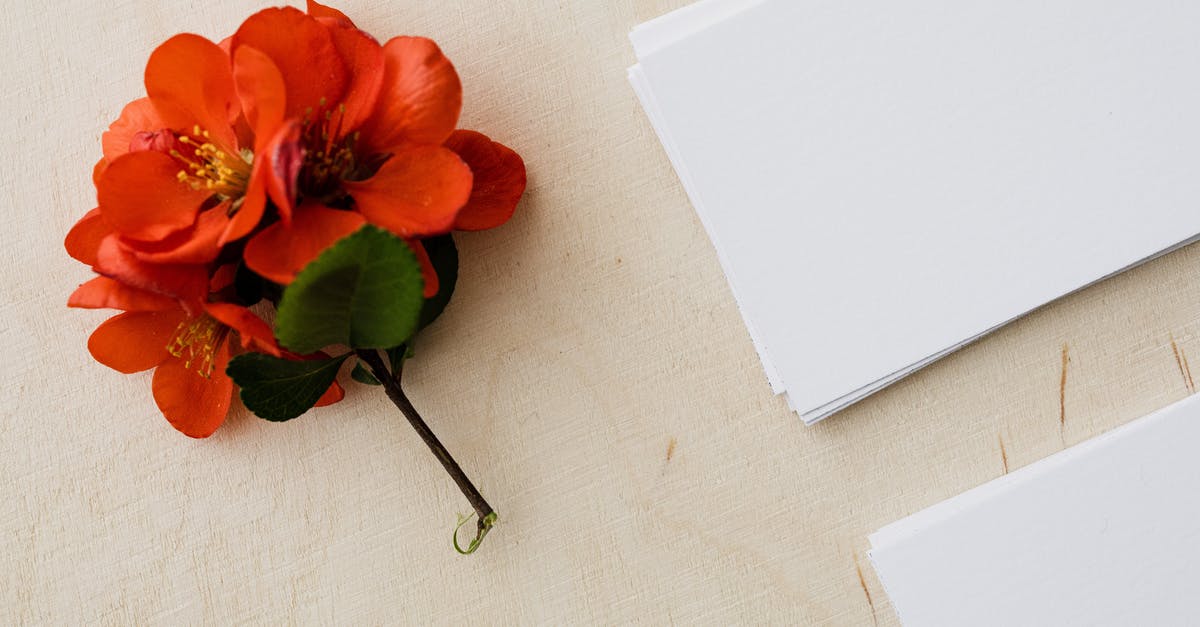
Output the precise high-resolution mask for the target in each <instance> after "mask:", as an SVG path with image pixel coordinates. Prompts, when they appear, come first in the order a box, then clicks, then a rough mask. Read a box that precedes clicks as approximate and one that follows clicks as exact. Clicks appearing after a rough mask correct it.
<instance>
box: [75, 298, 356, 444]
mask: <svg viewBox="0 0 1200 627" xmlns="http://www.w3.org/2000/svg"><path fill="white" fill-rule="evenodd" d="M233 336H236V337H238V338H239V340H240V347H241V348H242V349H253V350H256V351H259V352H264V353H270V354H272V355H275V356H281V355H282V353H281V351H280V349H279V347H278V346H277V345H276V344H275V339H274V337H272V335H271V329H270V327H268V326H267V324H266V323H265V322H263V321H262V320H260V319H259V318H258V317H257V316H255V315H254V314H253V313H252V312H251V311H250V310H248V309H246V308H245V307H241V306H238V305H234V304H230V303H208V304H206V305H205V306H204V311H203V313H200V314H197V315H190V314H188V313H187V312H185V311H183V310H182V309H181V308H179V307H173V308H165V309H159V310H149V311H129V312H125V313H122V314H118V315H117V316H115V317H113V318H110V319H108V320H107V321H106V322H104V323H103V324H101V325H100V326H99V327H98V328H97V329H96V331H95V332H94V333H92V336H91V338H89V339H88V350H89V351H91V353H92V356H93V357H95V358H96V361H99V362H100V363H102V364H104V365H106V366H108V367H110V368H113V369H114V370H117V371H120V372H124V373H134V372H141V371H143V370H149V369H151V368H153V369H154V379H153V384H152V386H153V391H154V400H155V402H157V403H158V408H159V409H160V410H161V411H162V413H163V415H164V416H166V418H167V421H168V422H170V423H171V425H172V426H173V427H175V428H176V429H178V430H179V431H180V432H182V433H183V434H184V435H188V436H190V437H193V438H204V437H208V436H210V435H212V433H213V432H214V431H216V430H217V427H220V426H221V424H222V423H223V422H225V416H226V414H227V413H228V411H229V405H230V402H231V401H232V398H233V381H232V380H230V378H229V377H228V376H227V375H226V374H225V365H226V364H228V363H229V359H230V358H231V357H232V355H233V354H234V352H235V351H237V350H239V349H238V347H236V346H235V345H234V344H233V343H232V342H231V341H230V339H231V338H232V337H233ZM343 394H344V393H343V391H342V389H341V387H340V386H338V385H337V384H336V383H335V384H334V385H333V386H332V387H330V388H329V391H327V392H326V393H325V396H323V397H322V398H321V401H320V402H318V405H327V404H329V403H334V402H337V401H338V400H341V398H342V396H343Z"/></svg>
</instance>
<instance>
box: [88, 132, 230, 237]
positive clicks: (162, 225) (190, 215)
mask: <svg viewBox="0 0 1200 627" xmlns="http://www.w3.org/2000/svg"><path fill="white" fill-rule="evenodd" d="M180 170H181V168H180V165H179V162H177V161H175V160H174V159H172V158H171V157H168V156H167V155H164V154H162V153H160V152H152V151H146V152H131V153H128V154H126V155H123V156H121V157H118V158H117V159H116V160H114V161H112V162H111V163H109V164H108V169H106V170H105V171H104V174H103V175H101V177H100V182H99V184H98V185H97V190H96V191H97V197H98V199H99V204H100V211H101V213H102V214H103V215H104V219H105V221H107V222H108V223H109V224H111V225H112V227H113V228H114V229H116V230H117V231H118V232H120V233H121V234H122V235H124V236H126V237H130V238H132V239H140V240H149V241H154V240H161V239H164V238H166V237H167V236H168V235H170V234H172V233H174V232H176V231H179V230H181V229H184V228H187V227H189V226H192V224H193V223H194V222H195V221H196V213H197V212H198V211H200V206H201V205H203V204H204V201H206V200H207V199H208V197H209V196H210V193H209V192H207V191H199V190H194V189H192V188H191V186H189V185H186V184H184V183H180V182H179V178H178V176H177V175H178V174H179V172H180Z"/></svg>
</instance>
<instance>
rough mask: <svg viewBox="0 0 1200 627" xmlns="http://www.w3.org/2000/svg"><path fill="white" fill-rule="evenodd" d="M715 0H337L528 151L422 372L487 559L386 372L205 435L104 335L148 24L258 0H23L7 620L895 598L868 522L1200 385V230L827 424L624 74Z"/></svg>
mask: <svg viewBox="0 0 1200 627" xmlns="http://www.w3.org/2000/svg"><path fill="white" fill-rule="evenodd" d="M685 2H686V0H614V1H612V2H594V1H590V0H461V1H446V2H412V1H408V2H384V1H381V0H346V1H345V2H344V3H342V5H341V6H342V8H343V9H344V10H345V11H346V12H347V13H348V14H350V15H351V16H353V17H355V18H356V19H357V20H358V22H359V24H360V26H362V27H364V28H366V29H367V30H370V31H372V32H374V33H375V34H376V35H378V36H380V37H387V36H390V35H394V34H421V35H428V36H431V37H434V38H435V39H437V40H438V41H439V42H440V43H441V44H442V46H443V47H444V49H445V50H446V52H447V53H448V54H449V56H450V58H451V59H452V60H454V61H455V63H456V65H457V67H458V70H459V72H460V73H461V76H462V79H463V84H464V88H465V93H466V96H465V97H466V104H465V108H464V113H463V125H464V126H466V127H469V128H479V129H482V130H485V131H487V132H489V133H491V134H492V135H493V136H495V137H496V138H497V139H499V140H501V141H503V142H505V143H507V144H509V145H511V146H513V147H515V148H517V149H518V150H519V151H520V152H521V153H522V154H523V155H524V156H525V158H526V160H527V162H528V165H529V171H530V187H529V193H528V196H527V198H526V200H525V201H524V203H523V204H522V206H521V207H520V209H519V213H518V215H517V216H516V217H515V218H514V220H513V221H512V222H511V223H510V224H508V225H506V226H505V227H503V228H501V229H499V230H496V231H493V232H487V233H479V234H469V235H465V236H463V237H461V238H460V240H459V241H460V247H461V249H462V253H463V267H462V276H461V278H460V282H459V288H458V293H457V295H456V297H455V300H454V302H453V304H452V305H451V308H450V310H449V311H448V312H447V314H446V316H445V317H444V318H443V319H442V320H441V321H440V322H439V323H438V324H437V325H436V326H435V327H434V328H432V329H430V331H429V332H428V333H427V335H426V336H425V337H424V339H423V341H422V343H421V345H420V352H419V354H418V356H417V358H416V359H415V360H414V361H413V363H412V364H411V365H410V367H409V369H408V370H407V371H406V376H407V378H408V384H407V385H408V390H409V392H410V395H411V396H412V397H413V399H414V401H415V402H416V403H417V404H418V406H419V407H421V408H422V409H423V410H424V412H425V414H426V416H427V418H428V419H429V422H430V423H431V425H432V426H433V428H434V429H435V431H437V433H438V434H439V435H440V436H441V437H442V439H443V440H444V441H445V443H446V444H447V446H448V447H449V448H450V449H451V450H452V451H454V452H455V453H456V455H457V456H458V458H459V461H461V462H462V464H463V465H464V466H465V467H466V468H467V470H468V472H469V473H470V474H471V475H472V476H473V477H474V478H475V479H476V480H477V483H478V484H479V485H480V487H481V489H482V490H483V492H484V494H485V495H486V496H487V497H488V498H489V500H490V501H491V502H492V503H493V504H494V505H495V506H496V508H497V509H498V511H499V513H500V524H499V525H498V526H497V528H496V530H495V531H494V533H493V535H492V536H490V537H489V538H488V540H487V542H485V543H484V546H483V548H482V549H481V550H480V551H479V553H478V554H476V555H474V556H472V557H460V556H458V555H456V554H455V553H454V552H453V551H452V550H451V548H450V544H449V541H450V530H451V528H452V525H453V523H454V521H455V513H456V512H465V511H467V504H466V503H465V501H464V500H463V499H462V497H461V495H460V494H459V493H458V492H457V490H456V489H455V487H454V486H453V484H452V483H451V482H450V481H449V480H448V479H447V477H446V476H445V474H444V473H443V472H442V470H441V469H440V468H439V467H438V466H437V465H436V462H435V461H434V460H433V458H432V457H431V456H430V455H429V453H428V451H427V450H425V449H424V448H423V445H422V444H421V442H420V441H419V440H418V439H417V438H416V437H415V435H414V433H413V432H412V431H411V429H410V428H409V427H408V425H407V424H405V423H404V422H403V421H402V420H401V418H400V416H399V414H398V413H397V412H396V411H395V410H394V408H392V407H391V406H390V405H389V404H388V402H387V400H386V399H385V398H384V396H383V395H382V394H381V393H380V392H379V391H378V390H377V389H374V388H366V387H363V386H357V385H355V384H353V383H348V386H349V387H350V394H349V397H348V399H347V400H346V401H345V402H344V403H342V404H341V405H339V406H337V407H336V408H335V409H333V410H326V411H318V412H314V413H313V414H312V415H308V416H306V417H304V418H303V419H300V420H296V421H293V422H290V423H286V424H270V423H266V422H263V421H260V420H258V419H256V418H254V417H253V416H250V415H248V414H247V413H246V412H245V410H242V409H240V408H239V409H238V410H236V411H235V413H234V415H233V416H232V417H231V419H230V421H229V423H228V424H227V425H226V426H225V427H224V428H222V429H221V430H220V431H219V432H218V434H217V435H216V436H215V437H213V438H212V439H210V440H207V441H199V442H193V441H190V440H187V439H186V438H184V437H182V436H180V435H178V434H177V433H175V432H174V431H173V430H172V429H171V428H170V427H169V426H168V425H167V424H166V422H165V421H164V420H163V419H162V418H161V416H160V415H159V414H158V412H157V410H156V409H155V407H154V404H153V402H152V401H151V398H150V393H149V376H148V375H136V376H129V377H125V376H121V375H118V374H116V373H114V372H112V371H109V370H107V369H106V368H104V367H102V366H100V365H98V364H96V363H95V362H93V361H92V360H91V358H90V356H89V355H88V353H87V350H86V348H85V341H86V337H87V334H88V333H90V331H91V329H92V328H93V327H94V326H95V325H96V324H97V323H98V322H99V321H100V320H102V319H103V318H104V317H105V314H104V313H101V312H83V311H69V310H67V309H66V308H65V307H64V306H63V305H64V302H65V300H66V296H67V294H68V293H69V292H70V290H72V289H73V288H74V287H75V285H76V284H78V283H80V282H82V281H83V280H85V279H86V278H87V276H88V274H87V271H86V269H85V268H83V267H82V266H80V265H79V264H77V263H75V262H74V261H72V260H70V259H68V258H67V256H66V255H65V253H64V252H63V249H62V244H61V242H62V238H63V236H64V234H65V233H66V231H67V229H68V228H69V226H70V224H71V223H72V222H73V221H74V220H75V219H76V218H77V217H78V216H80V215H82V214H83V213H84V212H85V211H87V210H88V209H90V208H91V207H92V206H93V202H94V190H93V188H92V187H91V183H90V178H89V175H90V168H91V164H92V163H93V162H94V160H95V158H96V157H97V156H98V154H99V135H100V133H101V131H102V130H103V128H104V127H105V126H106V125H107V123H108V122H109V121H110V120H111V119H113V118H114V117H115V116H116V114H117V113H118V111H119V110H120V107H121V106H122V105H123V104H124V103H125V102H126V101H128V100H130V99H132V98H134V97H137V96H138V95H140V93H141V85H140V83H141V72H142V67H143V64H144V62H145V59H146V57H147V55H148V54H149V52H150V51H151V50H152V49H153V47H154V46H155V45H156V44H157V43H158V42H160V41H162V40H163V39H165V38H166V37H168V36H170V35H171V34H174V33H175V32H178V31H192V32H198V33H200V34H203V35H205V36H208V37H210V38H215V39H216V38H221V37H223V36H225V35H226V34H228V33H230V32H232V30H233V29H234V28H235V27H236V25H237V24H238V23H239V22H240V21H241V19H242V18H244V17H245V16H247V15H249V14H250V13H251V12H253V11H254V10H256V9H258V8H260V7H261V6H262V3H261V2H259V1H256V0H236V1H226V2H221V3H212V2H189V3H183V2H172V3H158V2H150V1H149V0H123V1H121V2H111V3H97V2H92V1H90V0H87V1H85V0H57V1H55V2H50V3H46V2H42V3H16V4H15V5H14V6H12V7H9V10H8V11H6V12H5V13H4V15H3V16H2V17H0V22H2V23H3V33H4V38H3V40H4V42H5V44H4V45H5V48H6V50H5V55H4V61H3V64H4V74H3V76H4V80H5V83H6V87H5V89H4V90H3V92H2V94H0V99H2V101H3V103H4V116H3V120H2V121H0V125H3V126H2V130H3V134H2V136H3V137H4V138H6V146H7V151H6V154H7V163H6V166H5V167H3V168H0V187H2V189H3V191H4V198H5V199H6V200H7V201H8V202H7V203H6V206H7V208H6V209H5V210H4V224H3V226H4V229H3V233H4V236H3V237H4V246H3V248H0V261H2V263H0V268H2V270H0V272H2V275H0V276H2V277H3V287H4V301H3V308H4V309H3V311H4V317H5V324H4V325H3V329H2V330H0V338H2V339H3V340H4V346H5V348H6V351H7V352H6V355H7V356H6V357H5V359H4V372H3V375H4V376H3V377H2V378H0V381H2V383H0V385H2V386H3V390H4V399H5V402H4V404H3V410H0V411H2V412H3V413H2V414H0V473H2V474H0V476H3V477H4V480H3V492H0V606H2V607H3V610H2V612H3V615H4V616H5V617H6V619H5V620H4V622H9V623H11V622H25V621H27V622H36V623H75V622H79V621H96V622H100V623H105V624H128V623H161V624H178V623H198V622H206V623H229V622H235V621H236V622H243V621H255V622H280V621H287V622H305V623H315V622H321V623H333V622H336V623H342V624H363V623H366V624H375V623H385V622H394V621H406V622H420V623H425V622H436V623H448V624H464V623H467V622H468V621H470V622H475V623H484V624H491V623H558V624H561V623H566V622H571V623H626V622H638V623H645V624H664V623H679V624H694V623H716V624H721V623H726V624H727V623H733V622H737V623H760V622H774V623H791V624H797V623H799V624H813V623H823V624H845V625H864V624H873V623H878V624H896V622H897V621H896V618H895V616H894V614H893V612H892V610H891V608H890V606H889V604H888V600H887V596H886V595H885V593H884V591H883V589H882V588H881V587H880V585H879V583H878V581H877V579H876V578H875V576H874V573H873V571H872V569H871V567H870V564H869V562H868V560H867V558H866V555H865V551H866V549H867V546H868V544H867V540H866V537H867V535H868V534H869V533H871V532H872V531H874V530H876V529H877V528H879V527H880V526H882V525H884V524H887V523H889V522H892V521H894V520H897V519H899V518H901V517H903V516H905V515H908V514H910V513H912V512H914V511H917V510H919V509H921V508H923V507H926V506H928V505H931V504H933V503H935V502H937V501H940V500H942V499H945V498H947V497H950V496H952V495H954V494H957V493H959V492H962V491H964V490H966V489H968V488H971V487H973V486H976V485H978V484H980V483H983V482H985V481H988V480H989V479H993V478H995V477H997V476H1000V475H1001V474H1003V473H1005V472H1006V471H1008V470H1011V469H1014V468H1018V467H1021V466H1024V465H1026V464H1029V463H1030V462H1032V461H1035V460H1037V459H1040V458H1042V457H1045V456H1047V455H1049V454H1051V453H1053V452H1055V451H1058V450H1060V449H1062V448H1063V447H1065V446H1069V445H1071V444H1074V443H1077V442H1080V441H1082V440H1084V439H1087V438H1089V437H1092V436H1094V435H1096V434H1098V433H1100V432H1102V431H1105V430H1107V429H1110V428H1112V427H1113V426H1116V425H1118V424H1121V423H1124V422H1126V421H1129V420H1131V419H1134V418H1136V417H1138V416H1141V415H1143V414H1145V413H1147V412H1149V411H1151V410H1153V409H1155V408H1158V407H1161V406H1164V405H1166V404H1168V403H1170V402H1172V401H1174V400H1177V399H1179V398H1181V397H1183V396H1185V395H1186V394H1188V393H1190V392H1191V391H1192V389H1193V385H1192V381H1191V377H1190V376H1189V374H1188V372H1187V371H1188V368H1187V365H1186V361H1185V360H1186V359H1187V358H1189V357H1191V358H1193V360H1195V359H1200V357H1196V356H1200V336H1198V333H1200V321H1198V320H1197V315H1196V313H1197V311H1200V283H1198V282H1197V281H1195V277H1196V276H1197V274H1198V273H1200V249H1196V248H1191V249H1185V250H1182V251H1180V252H1177V253H1175V254H1172V255H1170V256H1167V257H1165V258H1162V259H1160V260H1158V261H1155V262H1153V263H1150V264H1148V265H1146V266H1144V267H1142V268H1139V269H1136V270H1134V271H1132V272H1129V273H1127V274H1125V275H1123V276H1120V277H1118V278H1115V279H1112V280H1109V281H1106V282H1104V283H1102V284H1100V285H1098V286H1096V287H1093V288H1090V289H1088V290H1085V291H1083V292H1081V293H1078V294H1076V295H1074V296H1071V297H1069V298H1067V299H1065V300H1063V301H1061V302H1059V303H1056V304H1054V305H1051V306H1049V307H1046V308H1045V309H1043V310H1041V311H1038V312H1036V313H1034V314H1033V315H1031V316H1028V317H1027V318H1025V319H1023V320H1021V321H1020V322H1018V323H1016V324H1014V325H1011V326H1010V327H1008V328H1006V329H1004V330H1002V331H1000V332H998V333H996V334H994V335H992V336H991V337H989V338H987V339H985V340H983V341H981V342H979V343H977V344H975V345H973V346H971V347H969V348H967V349H965V350H963V351H960V352H959V353H957V354H955V355H953V356H951V357H949V358H947V359H944V360H942V361H941V362H939V363H937V364H935V365H933V366H931V367H929V368H927V369H925V370H924V371H922V372H920V373H918V374H916V375H914V376H912V377H909V378H908V379H906V380H904V381H903V382H901V383H899V384H897V385H895V386H893V387H891V388H889V389H887V390H886V391H884V392H881V393H879V394H877V395H875V396H873V397H871V398H869V399H868V400H866V401H864V402H862V403H860V404H858V405H856V406H854V407H852V408H850V409H848V410H846V411H844V412H842V413H841V414H840V415H837V416H835V417H833V418H832V419H830V420H828V421H826V422H824V423H821V424H820V425H818V426H816V427H813V428H805V427H804V426H803V425H802V424H801V422H800V420H799V419H798V418H797V417H796V416H795V415H793V414H790V413H789V412H788V411H787V408H786V406H785V404H784V402H783V401H782V400H781V399H777V398H775V397H774V396H772V395H771V392H770V390H769V389H768V386H767V383H766V381H765V378H764V376H763V373H762V369H761V367H760V364H759V361H758V358H757V357H756V355H755V352H754V349H753V347H752V346H751V343H750V339H749V337H748V336H747V333H746V330H745V327H744V326H743V324H742V321H741V318H740V316H739V315H738V311H737V308H736V306H735V304H734V301H733V298H732V296H731V294H730V291H729V288H728V286H727V284H726V282H725V278H724V277H723V276H722V274H721V270H720V268H719V267H718V264H717V260H716V256H715V254H714V251H713V248H712V246H711V245H710V244H709V241H708V238H707V237H706V235H705V233H704V231H703V229H702V228H701V226H700V222H699V220H698V219H697V217H696V215H695V213H694V212H693V210H692V208H691V206H690V205H689V203H688V201H687V199H686V197H685V196H684V194H683V192H682V189H681V187H680V185H679V183H678V181H677V179H676V177H675V175H674V173H673V171H672V170H671V168H670V166H669V164H668V163H667V159H666V157H665V155H664V153H663V151H662V148H661V147H660V146H659V144H658V142H657V141H656V139H655V138H654V135H653V133H652V132H651V129H650V126H649V124H648V123H647V120H646V118H645V116H644V115H643V113H642V112H641V110H640V108H639V107H638V105H637V102H636V100H635V98H634V95H633V92H632V90H631V89H630V88H629V86H628V84H627V83H626V80H625V68H626V67H627V66H628V65H630V64H631V63H632V62H633V52H632V50H631V48H630V45H629V44H628V41H627V39H626V34H627V32H628V31H629V29H630V28H631V27H632V26H633V25H635V24H637V23H639V22H641V21H644V20H647V19H649V18H652V17H654V16H657V15H659V14H662V13H665V12H667V11H668V10H670V9H673V8H675V7H677V6H680V5H682V4H684V3H685ZM735 53H736V51H731V54H735ZM797 324H803V321H802V320H798V321H797ZM1197 363H1198V364H1200V361H1198V362H1197ZM1197 374H1200V372H1197Z"/></svg>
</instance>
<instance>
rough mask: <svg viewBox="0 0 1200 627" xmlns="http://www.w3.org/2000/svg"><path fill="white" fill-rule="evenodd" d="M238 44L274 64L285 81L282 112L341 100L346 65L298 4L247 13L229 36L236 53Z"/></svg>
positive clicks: (291, 112) (296, 112)
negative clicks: (285, 99) (297, 7)
mask: <svg viewBox="0 0 1200 627" xmlns="http://www.w3.org/2000/svg"><path fill="white" fill-rule="evenodd" d="M242 46H252V47H254V48H255V49H257V50H259V51H261V52H262V53H263V54H265V55H266V56H268V57H270V59H271V60H272V61H273V62H274V63H275V66H276V67H277V68H279V72H280V74H281V75H282V76H283V81H284V84H285V86H286V95H287V107H286V113H285V117H287V118H293V117H300V116H303V115H304V112H305V110H306V109H310V108H311V109H313V110H314V111H315V110H316V109H318V108H319V107H320V106H321V100H322V99H325V101H326V103H328V104H334V103H338V102H341V98H342V95H343V93H344V92H345V90H346V84H347V75H346V67H345V65H343V63H342V59H341V56H340V55H339V54H338V51H337V47H336V46H334V43H333V38H332V37H331V36H330V34H329V31H328V29H326V28H325V26H324V25H323V24H321V23H320V22H318V21H317V20H316V18H313V17H310V16H308V15H305V14H304V13H302V12H301V11H299V10H298V9H294V8H292V7H282V8H277V9H265V10H263V11H259V12H258V13H255V14H254V15H252V16H250V18H249V19H247V20H246V21H245V22H243V23H242V26H241V27H240V28H238V31H237V33H236V34H234V36H233V53H234V56H235V57H236V55H237V53H238V49H239V48H241V47H242Z"/></svg>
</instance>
